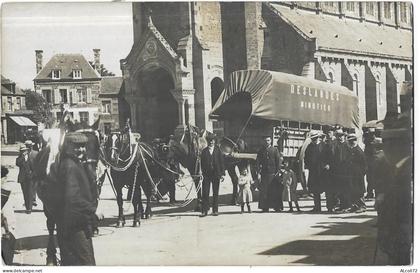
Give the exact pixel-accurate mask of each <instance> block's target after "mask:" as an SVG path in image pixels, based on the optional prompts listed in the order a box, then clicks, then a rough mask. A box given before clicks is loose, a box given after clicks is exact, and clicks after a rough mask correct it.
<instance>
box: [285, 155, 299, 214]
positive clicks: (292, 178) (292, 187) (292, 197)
mask: <svg viewBox="0 0 420 273" xmlns="http://www.w3.org/2000/svg"><path fill="white" fill-rule="evenodd" d="M281 171H282V178H281V179H282V184H283V186H284V188H283V201H287V202H289V211H290V212H292V211H293V204H292V202H294V203H295V206H296V210H297V211H299V212H300V207H299V203H298V199H297V195H296V187H297V179H296V175H295V172H294V171H293V170H292V169H290V167H289V163H288V162H284V164H283V167H282V170H281Z"/></svg>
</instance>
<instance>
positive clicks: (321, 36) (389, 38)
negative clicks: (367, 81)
mask: <svg viewBox="0 0 420 273" xmlns="http://www.w3.org/2000/svg"><path fill="white" fill-rule="evenodd" d="M267 5H268V6H269V7H270V8H271V10H273V11H274V12H275V13H277V14H278V15H279V16H280V18H281V19H282V20H283V21H285V22H286V23H287V24H289V25H290V26H291V27H293V28H294V29H295V30H296V31H297V32H298V33H299V34H300V35H301V36H303V37H304V38H306V39H308V40H309V39H315V42H316V46H317V49H318V50H328V51H340V52H349V53H357V54H363V55H375V56H383V57H389V58H396V59H405V60H411V59H412V57H413V52H412V51H413V33H412V31H410V30H407V29H401V28H398V29H397V28H395V27H389V26H385V25H378V24H374V23H369V22H365V21H362V22H361V21H358V20H354V19H349V18H346V19H341V18H339V17H337V16H330V15H319V14H315V13H313V12H308V11H304V10H300V9H296V8H295V9H291V8H290V7H288V6H284V5H281V4H273V3H267Z"/></svg>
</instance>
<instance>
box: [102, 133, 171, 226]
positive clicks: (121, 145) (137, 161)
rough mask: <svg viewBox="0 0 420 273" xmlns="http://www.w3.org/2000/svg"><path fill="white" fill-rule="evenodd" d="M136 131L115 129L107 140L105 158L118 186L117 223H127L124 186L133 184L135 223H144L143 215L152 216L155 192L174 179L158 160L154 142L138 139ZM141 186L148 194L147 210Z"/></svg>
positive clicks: (132, 198) (132, 197) (132, 196)
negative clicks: (121, 131)
mask: <svg viewBox="0 0 420 273" xmlns="http://www.w3.org/2000/svg"><path fill="white" fill-rule="evenodd" d="M133 135H134V134H132V133H130V132H126V133H122V134H121V133H112V134H111V135H110V136H109V137H108V140H107V142H106V143H105V151H104V153H103V158H102V159H103V160H104V161H105V164H106V165H108V166H110V167H111V172H110V175H111V178H112V182H111V183H112V186H113V188H114V189H115V193H116V198H117V204H118V220H117V227H122V226H124V225H125V216H124V210H123V197H122V188H123V187H124V186H128V187H132V192H131V197H130V199H131V203H132V205H133V208H134V217H133V227H138V226H140V219H147V218H150V217H151V216H152V210H151V205H150V201H151V198H152V196H153V194H156V193H157V194H160V193H159V190H158V188H159V184H160V183H174V177H173V174H172V173H170V172H168V171H166V170H165V167H164V168H162V167H161V166H160V165H162V164H164V163H162V162H160V161H159V160H158V158H159V154H158V151H156V150H155V149H153V148H152V147H151V146H150V145H148V144H147V143H144V142H140V141H139V140H138V139H137V140H136V139H134V138H135V137H133ZM141 190H143V192H144V194H145V196H146V209H145V210H144V208H143V204H142V199H141Z"/></svg>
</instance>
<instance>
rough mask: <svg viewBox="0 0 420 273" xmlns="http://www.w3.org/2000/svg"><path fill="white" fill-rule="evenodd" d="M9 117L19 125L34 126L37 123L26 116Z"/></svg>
mask: <svg viewBox="0 0 420 273" xmlns="http://www.w3.org/2000/svg"><path fill="white" fill-rule="evenodd" d="M10 119H11V120H13V121H14V122H16V124H17V125H19V126H28V127H36V126H37V125H36V124H35V123H34V122H33V121H32V120H30V119H28V118H27V117H22V116H10Z"/></svg>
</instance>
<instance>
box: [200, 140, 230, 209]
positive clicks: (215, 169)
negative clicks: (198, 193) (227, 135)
mask: <svg viewBox="0 0 420 273" xmlns="http://www.w3.org/2000/svg"><path fill="white" fill-rule="evenodd" d="M207 143H208V146H207V147H206V148H204V150H203V151H202V152H201V168H202V172H203V177H204V179H203V186H202V187H203V196H202V198H203V204H202V212H201V216H202V217H205V216H207V213H208V210H209V194H210V185H211V186H212V190H213V205H212V209H213V215H214V216H217V215H219V186H220V182H221V181H223V179H224V175H225V163H224V157H223V154H222V151H220V148H219V147H218V146H217V145H216V136H215V135H213V134H210V135H208V136H207Z"/></svg>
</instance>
